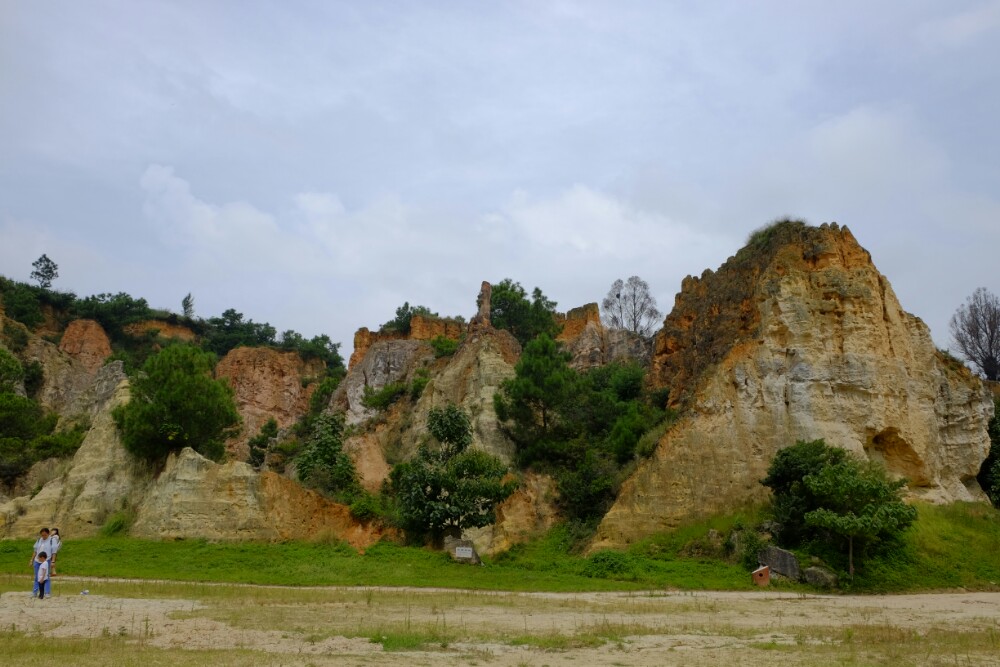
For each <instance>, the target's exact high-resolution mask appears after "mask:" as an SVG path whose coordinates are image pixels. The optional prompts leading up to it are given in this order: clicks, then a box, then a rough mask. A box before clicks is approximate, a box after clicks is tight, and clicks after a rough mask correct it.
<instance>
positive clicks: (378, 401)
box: [361, 382, 407, 410]
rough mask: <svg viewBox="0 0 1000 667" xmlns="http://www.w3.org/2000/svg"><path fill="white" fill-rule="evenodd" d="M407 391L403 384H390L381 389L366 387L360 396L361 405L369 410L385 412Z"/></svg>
mask: <svg viewBox="0 0 1000 667" xmlns="http://www.w3.org/2000/svg"><path fill="white" fill-rule="evenodd" d="M406 391H407V385H406V383H405V382H390V383H389V384H387V385H385V386H384V387H382V388H381V389H372V388H371V387H368V386H366V387H365V391H364V394H363V395H362V396H361V405H363V406H365V407H366V408H368V409H370V410H385V409H386V408H388V407H389V406H390V405H392V404H393V403H395V402H396V401H398V400H399V398H400V397H401V396H403V394H405V393H406Z"/></svg>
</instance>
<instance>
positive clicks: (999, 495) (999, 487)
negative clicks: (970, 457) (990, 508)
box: [977, 398, 1000, 507]
mask: <svg viewBox="0 0 1000 667" xmlns="http://www.w3.org/2000/svg"><path fill="white" fill-rule="evenodd" d="M993 408H994V410H993V419H991V420H990V424H989V434H990V453H989V455H988V456H987V457H986V460H985V461H983V465H982V467H981V468H980V469H979V475H977V479H978V480H979V485H980V486H981V487H982V488H983V491H985V492H986V495H988V496H989V498H990V501H992V503H993V505H994V506H995V507H1000V398H994V399H993Z"/></svg>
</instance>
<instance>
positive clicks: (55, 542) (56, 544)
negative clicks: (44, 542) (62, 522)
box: [45, 533, 62, 556]
mask: <svg viewBox="0 0 1000 667" xmlns="http://www.w3.org/2000/svg"><path fill="white" fill-rule="evenodd" d="M49 544H50V546H51V547H52V551H47V552H45V553H47V554H48V555H49V556H55V555H56V554H57V553H59V550H60V549H61V548H62V540H60V539H59V536H58V535H56V534H55V533H53V534H52V535H51V536H50V537H49Z"/></svg>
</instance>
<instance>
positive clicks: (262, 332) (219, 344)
mask: <svg viewBox="0 0 1000 667" xmlns="http://www.w3.org/2000/svg"><path fill="white" fill-rule="evenodd" d="M276 334H277V331H276V330H275V328H274V327H272V326H271V325H270V324H268V323H267V322H263V323H257V322H254V321H253V320H244V319H243V313H239V312H236V310H235V309H234V308H230V309H228V310H226V311H225V312H223V313H222V316H221V317H210V318H208V331H207V333H206V334H205V342H204V346H205V349H207V350H209V351H211V352H214V353H215V354H217V355H218V356H219V357H223V356H225V355H226V354H227V353H228V352H229V351H230V350H232V349H233V348H236V347H239V346H241V345H246V346H248V347H259V346H262V345H274V342H275V336H276Z"/></svg>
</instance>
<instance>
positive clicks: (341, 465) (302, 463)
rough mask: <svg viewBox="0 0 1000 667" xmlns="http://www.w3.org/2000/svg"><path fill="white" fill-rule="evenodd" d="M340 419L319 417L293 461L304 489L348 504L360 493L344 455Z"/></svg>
mask: <svg viewBox="0 0 1000 667" xmlns="http://www.w3.org/2000/svg"><path fill="white" fill-rule="evenodd" d="M343 435H344V418H343V416H341V415H336V414H323V415H320V416H318V417H317V418H316V419H315V421H314V422H313V428H312V433H311V434H310V435H309V438H308V439H307V440H306V442H305V444H304V446H303V448H302V452H301V454H299V456H298V458H297V459H296V466H297V470H298V476H299V480H301V481H302V483H304V484H306V485H307V486H311V487H313V488H316V489H319V490H320V491H323V492H325V493H329V494H333V495H334V496H335V497H338V498H340V499H341V500H347V501H350V500H351V499H353V498H355V497H356V496H357V495H358V494H359V493H360V492H361V489H360V486H359V485H358V475H357V472H356V471H355V469H354V462H353V461H351V457H349V456H348V455H347V454H346V453H345V452H344V443H343Z"/></svg>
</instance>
